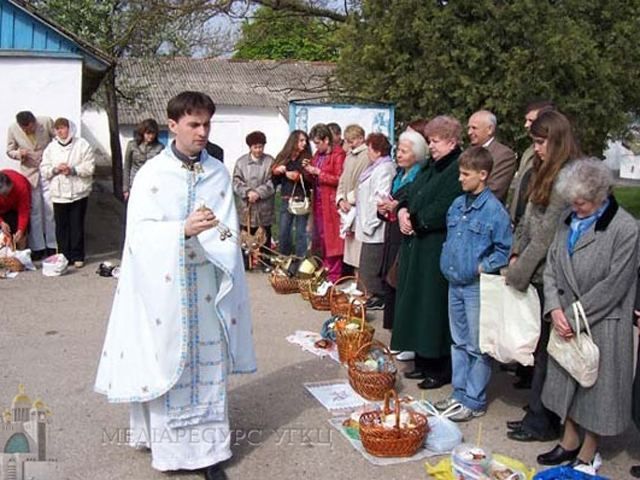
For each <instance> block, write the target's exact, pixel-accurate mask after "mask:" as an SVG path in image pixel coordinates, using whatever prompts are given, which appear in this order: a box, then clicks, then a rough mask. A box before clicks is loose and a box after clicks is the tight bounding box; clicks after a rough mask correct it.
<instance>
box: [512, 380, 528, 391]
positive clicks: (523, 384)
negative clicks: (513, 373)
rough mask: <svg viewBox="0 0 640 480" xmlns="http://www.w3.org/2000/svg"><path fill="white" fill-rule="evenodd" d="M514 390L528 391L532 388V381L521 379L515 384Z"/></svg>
mask: <svg viewBox="0 0 640 480" xmlns="http://www.w3.org/2000/svg"><path fill="white" fill-rule="evenodd" d="M513 388H515V389H516V390H528V389H530V388H531V379H529V378H521V379H520V380H518V381H517V382H514V384H513Z"/></svg>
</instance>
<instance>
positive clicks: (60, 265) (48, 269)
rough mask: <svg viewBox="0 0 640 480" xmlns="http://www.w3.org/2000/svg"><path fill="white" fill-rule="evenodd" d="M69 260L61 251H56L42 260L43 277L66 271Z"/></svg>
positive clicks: (54, 275) (61, 273) (57, 275)
mask: <svg viewBox="0 0 640 480" xmlns="http://www.w3.org/2000/svg"><path fill="white" fill-rule="evenodd" d="M68 266H69V260H67V257H65V256H64V255H63V254H62V253H57V254H55V255H51V256H50V257H47V258H45V259H44V260H43V261H42V274H43V275H44V276H45V277H59V276H60V275H63V274H64V273H65V272H66V271H67V267H68Z"/></svg>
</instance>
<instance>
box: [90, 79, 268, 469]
mask: <svg viewBox="0 0 640 480" xmlns="http://www.w3.org/2000/svg"><path fill="white" fill-rule="evenodd" d="M214 112H215V105H214V104H213V101H212V100H211V99H210V98H209V97H208V96H207V95H205V94H203V93H200V92H182V93H180V94H178V95H177V96H175V97H174V98H172V99H171V100H170V101H169V104H168V107H167V114H168V126H169V129H170V130H171V132H172V133H173V134H174V135H175V140H173V141H172V143H171V145H170V146H169V148H166V149H165V150H164V151H162V152H161V153H160V154H159V155H158V156H156V157H155V158H153V159H151V160H150V161H148V162H147V163H146V164H145V165H144V166H143V167H142V168H141V169H140V171H139V172H138V174H137V175H136V178H135V181H134V183H133V186H132V189H131V193H130V197H129V206H128V219H127V230H126V240H125V249H124V255H123V259H122V268H121V273H120V278H119V282H118V286H117V288H116V293H115V298H114V302H113V307H112V311H111V316H110V319H109V325H108V328H107V333H106V338H105V342H104V347H103V349H102V352H101V359H100V365H99V367H98V374H97V379H96V385H95V389H96V391H97V392H99V393H101V394H104V395H106V396H107V399H108V400H109V401H110V402H114V403H117V402H126V403H129V404H130V407H131V409H130V424H131V432H130V433H131V436H130V438H131V444H132V446H134V447H137V448H149V449H150V450H151V455H152V466H153V467H154V468H155V469H157V470H161V471H169V470H202V471H203V473H204V478H205V479H208V480H211V479H220V478H226V476H225V473H224V471H223V470H222V468H221V466H220V464H221V462H223V461H225V460H227V459H228V458H230V457H231V447H230V444H231V439H230V429H229V419H228V407H227V376H228V374H229V373H251V372H254V371H255V370H256V359H255V352H254V347H253V340H252V327H251V318H250V311H249V302H248V295H247V287H246V282H245V277H244V268H243V264H242V257H241V254H240V249H239V246H238V242H237V237H236V235H237V232H238V220H237V214H236V210H235V207H234V202H233V191H232V185H231V180H230V177H229V174H228V173H227V170H226V169H225V167H224V165H223V164H222V163H221V162H219V161H217V160H216V159H214V158H213V157H210V156H209V155H208V154H207V152H206V150H205V147H206V145H207V140H208V137H209V131H210V128H211V117H212V116H213V114H214Z"/></svg>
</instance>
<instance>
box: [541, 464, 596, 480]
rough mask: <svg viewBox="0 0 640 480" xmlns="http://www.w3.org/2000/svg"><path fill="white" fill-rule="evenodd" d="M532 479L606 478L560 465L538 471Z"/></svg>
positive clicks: (587, 479) (576, 479)
mask: <svg viewBox="0 0 640 480" xmlns="http://www.w3.org/2000/svg"><path fill="white" fill-rule="evenodd" d="M533 480H608V479H607V478H606V477H601V476H600V475H596V476H595V477H594V476H593V475H589V474H588V473H584V472H580V471H578V470H574V469H573V468H571V467H567V466H560V467H554V468H550V469H548V470H544V471H542V472H539V473H538V474H537V475H536V476H535V477H533Z"/></svg>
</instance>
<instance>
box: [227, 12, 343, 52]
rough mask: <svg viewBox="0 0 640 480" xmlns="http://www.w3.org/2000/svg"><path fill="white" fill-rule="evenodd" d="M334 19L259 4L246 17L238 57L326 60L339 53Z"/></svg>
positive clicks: (237, 50) (237, 49) (237, 46)
mask: <svg viewBox="0 0 640 480" xmlns="http://www.w3.org/2000/svg"><path fill="white" fill-rule="evenodd" d="M336 30H337V26H336V23H335V22H332V21H328V20H325V21H323V20H320V19H318V18H315V17H310V16H307V15H303V14H300V13H296V12H281V11H276V10H273V9H271V8H268V7H260V8H259V9H258V10H257V11H256V13H255V15H254V16H253V18H252V19H251V20H250V21H249V20H245V22H244V24H243V25H242V35H241V37H240V40H239V41H238V43H236V53H235V54H234V57H235V58H241V59H254V60H264V59H268V60H287V59H295V60H311V61H318V60H325V61H333V60H336V59H337V57H338V45H337V43H336V38H335V32H336Z"/></svg>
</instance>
